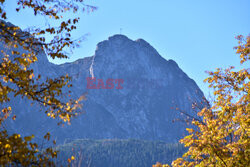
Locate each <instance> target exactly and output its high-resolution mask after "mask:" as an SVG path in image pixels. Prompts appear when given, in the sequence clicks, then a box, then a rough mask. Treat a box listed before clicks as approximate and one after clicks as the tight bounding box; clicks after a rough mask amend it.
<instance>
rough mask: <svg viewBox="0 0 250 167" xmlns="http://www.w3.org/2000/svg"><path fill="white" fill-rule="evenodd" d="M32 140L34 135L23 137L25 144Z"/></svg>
mask: <svg viewBox="0 0 250 167" xmlns="http://www.w3.org/2000/svg"><path fill="white" fill-rule="evenodd" d="M33 138H34V135H32V136H26V137H24V140H25V141H26V142H27V141H31V140H32V139H33Z"/></svg>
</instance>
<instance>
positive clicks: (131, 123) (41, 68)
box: [0, 35, 203, 143]
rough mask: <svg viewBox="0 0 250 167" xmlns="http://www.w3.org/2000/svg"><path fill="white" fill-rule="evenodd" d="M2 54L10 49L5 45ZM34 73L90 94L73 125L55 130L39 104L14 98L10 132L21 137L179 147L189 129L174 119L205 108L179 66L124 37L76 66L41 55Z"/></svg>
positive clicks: (112, 39)
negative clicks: (64, 79) (195, 106)
mask: <svg viewBox="0 0 250 167" xmlns="http://www.w3.org/2000/svg"><path fill="white" fill-rule="evenodd" d="M0 49H5V50H8V49H9V50H10V48H6V47H5V46H4V44H3V43H1V46H0ZM18 51H20V52H23V50H21V49H20V48H19V50H18ZM1 56H3V55H1ZM32 68H34V72H35V75H36V76H37V75H38V74H41V75H42V76H43V77H44V78H46V77H52V78H53V77H57V76H61V75H66V74H68V75H70V76H72V84H73V87H72V88H71V92H72V96H71V97H73V98H77V97H79V96H81V95H83V94H84V93H86V92H87V93H88V94H87V100H86V101H83V102H82V103H83V104H84V106H83V108H82V110H84V111H85V113H83V114H81V115H79V116H78V117H77V118H75V119H73V120H72V123H71V125H65V126H57V121H55V120H53V119H50V118H48V117H47V116H46V115H45V114H44V113H43V112H39V110H43V109H42V108H40V106H39V105H38V104H36V103H34V104H33V105H31V102H30V101H29V100H28V99H25V98H24V99H21V98H20V97H16V98H13V100H12V101H11V102H10V106H11V107H12V108H13V111H15V114H16V115H17V118H16V120H15V121H13V120H11V119H9V120H8V121H7V122H6V127H7V129H9V131H11V132H13V133H14V132H21V134H22V135H31V134H34V135H35V136H42V135H44V134H46V133H47V132H48V131H49V132H51V134H53V136H54V137H55V138H56V139H57V141H58V142H59V143H63V142H65V141H69V140H73V139H78V138H93V139H103V138H121V139H126V138H136V139H145V140H163V141H166V142H177V141H178V140H179V139H180V138H181V137H182V136H183V135H184V134H185V133H186V132H185V128H186V127H187V125H186V124H185V123H183V122H182V121H174V122H173V120H178V119H185V118H184V117H183V116H182V115H181V112H180V111H185V112H186V113H188V114H189V115H195V112H193V110H192V103H193V102H197V103H201V102H202V98H203V93H202V91H201V90H200V89H199V87H198V86H197V84H196V83H195V82H194V81H193V80H192V79H190V78H189V77H188V76H187V75H186V74H185V73H184V72H183V71H182V70H181V69H180V68H179V67H178V65H177V63H176V62H175V61H173V60H166V59H164V58H163V57H161V56H160V55H159V53H158V52H157V51H156V50H155V49H154V48H153V47H152V46H151V45H150V44H149V43H147V42H146V41H145V40H143V39H138V40H136V41H133V40H131V39H129V38H128V37H126V36H124V35H114V36H112V37H109V38H108V39H107V40H105V41H102V42H100V43H98V44H97V49H96V51H95V55H94V56H92V57H86V58H83V59H79V60H77V61H75V62H72V63H65V64H61V65H55V64H53V63H50V62H49V61H48V59H47V57H46V55H45V53H44V52H43V51H40V54H39V55H38V62H36V63H34V64H33V65H32ZM94 78H95V79H96V81H95V82H94V81H93V80H92V79H94ZM94 86H95V87H97V89H92V88H93V87H94ZM105 88H108V89H105ZM176 107H178V108H179V109H176ZM38 140H42V139H38Z"/></svg>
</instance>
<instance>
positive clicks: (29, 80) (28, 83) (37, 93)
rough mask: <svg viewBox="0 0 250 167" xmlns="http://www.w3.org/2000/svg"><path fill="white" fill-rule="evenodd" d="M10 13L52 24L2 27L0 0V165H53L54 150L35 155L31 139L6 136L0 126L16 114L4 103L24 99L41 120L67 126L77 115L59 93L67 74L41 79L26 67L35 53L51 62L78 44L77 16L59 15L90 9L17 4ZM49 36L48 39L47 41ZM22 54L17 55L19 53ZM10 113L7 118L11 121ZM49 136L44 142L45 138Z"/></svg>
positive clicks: (23, 0) (51, 1)
mask: <svg viewBox="0 0 250 167" xmlns="http://www.w3.org/2000/svg"><path fill="white" fill-rule="evenodd" d="M16 2H17V8H16V11H15V12H20V11H22V10H26V9H27V8H28V9H30V10H32V11H33V12H34V15H35V16H43V17H45V19H47V18H48V20H50V21H52V22H53V25H50V24H48V25H47V26H46V27H34V28H31V29H29V31H26V32H24V31H22V30H21V29H20V28H19V27H17V26H14V25H12V24H9V23H7V22H6V21H4V20H6V19H7V17H8V13H6V10H5V9H6V8H5V7H6V1H5V0H0V17H1V19H2V20H0V44H1V45H2V46H4V49H2V50H1V53H0V55H1V59H0V104H1V106H0V128H1V129H0V165H1V166H2V165H3V166H6V165H21V166H30V165H33V166H53V165H54V164H53V161H52V160H51V158H54V157H56V155H57V152H55V151H53V150H52V148H47V149H46V150H45V151H41V150H40V151H39V146H38V144H36V143H32V142H31V140H32V138H33V137H34V136H26V137H22V136H20V134H12V135H10V134H9V133H8V132H7V131H6V130H5V129H4V127H3V122H4V121H5V120H6V119H7V118H8V117H9V116H10V114H12V115H13V114H15V113H16V112H18V111H12V107H11V106H9V102H11V101H12V100H13V99H12V97H13V96H14V97H16V96H18V97H19V98H26V99H29V100H30V101H33V102H37V103H39V104H40V105H41V106H43V108H45V113H46V114H47V116H49V117H52V118H59V119H60V120H61V121H60V122H69V121H70V120H71V118H72V117H74V116H76V115H77V114H78V112H77V110H76V109H77V108H78V107H80V105H79V101H80V100H82V99H83V98H84V97H80V98H79V99H77V100H73V99H70V100H69V101H65V100H64V99H63V98H62V97H63V96H62V95H63V91H62V89H63V88H64V87H66V86H68V87H71V85H70V84H69V81H70V77H69V76H61V77H58V78H47V79H43V76H40V75H38V76H35V75H34V71H33V69H32V64H34V63H35V62H37V61H39V57H38V55H39V53H41V51H42V52H45V53H46V54H47V55H48V56H50V57H51V58H53V59H54V58H67V53H66V52H65V49H66V48H69V49H73V48H75V47H77V46H78V43H79V42H80V41H81V39H73V38H72V37H71V32H72V31H73V30H74V29H76V23H77V22H78V21H79V17H76V18H72V19H67V20H66V19H64V18H63V14H64V13H66V12H73V13H75V14H77V12H78V11H81V10H85V9H87V10H94V9H95V7H93V6H89V5H86V4H85V3H84V2H83V1H82V0H64V1H58V0H39V1H38V0H17V1H16ZM47 37H49V38H47ZM20 50H22V51H23V52H20ZM15 118H16V116H15V115H13V117H12V119H13V120H15ZM49 136H50V135H49V133H48V134H46V135H45V136H44V138H46V139H49Z"/></svg>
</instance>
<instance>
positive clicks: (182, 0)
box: [6, 0, 250, 95]
mask: <svg viewBox="0 0 250 167" xmlns="http://www.w3.org/2000/svg"><path fill="white" fill-rule="evenodd" d="M14 2H15V0H13V1H9V2H8V3H7V4H6V10H7V11H8V13H9V15H8V20H9V21H11V22H12V23H14V24H16V25H18V26H20V27H21V28H27V27H28V26H33V25H42V24H43V23H44V22H43V18H37V17H34V16H32V13H31V12H29V11H25V12H21V13H19V14H16V13H15V10H14V7H15V5H14ZM85 2H86V3H87V4H91V5H95V6H97V7H98V10H97V11H95V12H93V13H89V14H87V13H80V14H77V15H79V16H80V17H81V21H80V23H79V25H78V28H77V30H76V31H75V32H74V36H75V37H78V36H81V35H85V34H89V35H88V36H87V38H86V40H85V41H83V42H82V44H81V47H80V48H78V49H76V50H75V51H74V53H73V54H72V55H70V59H68V60H53V61H52V62H54V63H57V64H58V63H63V62H71V61H74V60H77V59H79V58H83V57H87V56H92V55H94V52H95V49H96V44H97V43H98V42H100V41H103V40H105V39H107V38H108V37H109V36H112V35H114V34H119V33H120V29H121V28H122V34H124V35H126V36H128V37H129V38H131V39H133V40H136V39H138V38H143V39H144V40H146V41H147V42H149V43H150V44H151V45H152V46H153V47H154V48H155V49H156V50H157V51H158V52H159V53H160V55H162V56H163V57H164V58H166V59H173V60H175V61H176V62H177V63H178V65H179V66H180V68H181V69H182V70H183V71H184V72H186V73H187V74H188V76H189V77H191V78H192V79H194V80H195V81H196V83H197V84H198V86H199V87H200V88H201V89H202V90H203V91H204V93H205V94H206V95H208V92H209V90H208V89H207V86H206V85H205V84H204V83H203V80H204V79H205V78H206V77H207V74H206V73H205V71H206V70H214V69H215V68H217V67H228V66H230V65H232V66H236V67H239V66H240V64H239V58H238V56H236V55H235V50H233V47H234V46H236V45H237V41H236V40H235V39H234V37H235V36H237V35H239V34H242V35H248V34H249V33H250V12H249V8H250V1H249V0H126V1H125V0H88V1H87V0H86V1H85ZM71 15H72V16H76V14H71ZM248 65H249V64H248Z"/></svg>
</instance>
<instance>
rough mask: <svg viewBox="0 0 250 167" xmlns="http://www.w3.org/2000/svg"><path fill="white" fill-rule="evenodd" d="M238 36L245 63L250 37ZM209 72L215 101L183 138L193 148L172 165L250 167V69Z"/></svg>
mask: <svg viewBox="0 0 250 167" xmlns="http://www.w3.org/2000/svg"><path fill="white" fill-rule="evenodd" d="M237 39H238V40H239V46H237V47H235V49H237V51H236V53H237V54H239V55H240V59H241V63H244V62H246V61H249V60H250V54H249V49H250V43H249V42H250V36H248V37H246V39H244V38H243V36H238V37H237ZM208 74H209V75H210V76H209V77H208V78H207V79H206V80H205V81H206V82H207V83H209V87H211V88H213V89H214V95H215V100H214V101H212V105H211V107H210V108H204V109H202V110H201V111H200V112H199V113H198V116H200V117H201V118H202V120H201V121H199V120H193V121H192V124H193V125H194V126H195V128H189V129H187V131H188V132H189V135H188V136H186V137H184V138H183V139H181V140H180V142H181V143H182V144H184V145H185V147H189V149H188V151H187V152H186V153H185V154H184V155H183V158H178V159H176V160H175V161H173V163H172V166H176V167H179V166H183V167H186V166H190V167H193V166H200V167H207V166H225V167H233V166H242V167H245V166H249V164H250V159H249V157H250V151H249V148H250V138H249V136H250V128H249V127H250V103H249V102H250V82H249V81H250V71H249V69H242V70H239V71H234V67H230V68H228V69H225V70H223V69H220V68H218V69H217V70H216V71H215V72H208ZM158 165H159V164H158ZM160 167H162V165H160Z"/></svg>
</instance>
